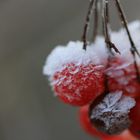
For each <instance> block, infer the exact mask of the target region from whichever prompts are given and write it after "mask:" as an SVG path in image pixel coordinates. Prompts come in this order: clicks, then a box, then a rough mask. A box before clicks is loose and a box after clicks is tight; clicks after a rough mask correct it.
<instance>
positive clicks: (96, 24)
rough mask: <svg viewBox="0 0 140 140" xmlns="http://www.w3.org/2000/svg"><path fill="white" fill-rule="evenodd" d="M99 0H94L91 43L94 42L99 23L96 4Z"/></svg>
mask: <svg viewBox="0 0 140 140" xmlns="http://www.w3.org/2000/svg"><path fill="white" fill-rule="evenodd" d="M98 2H99V0H95V5H94V28H93V42H94V41H95V40H96V37H97V34H98V21H99V13H98V12H99V7H98V4H99V3H98Z"/></svg>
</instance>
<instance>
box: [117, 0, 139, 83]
mask: <svg viewBox="0 0 140 140" xmlns="http://www.w3.org/2000/svg"><path fill="white" fill-rule="evenodd" d="M115 3H116V7H117V10H118V13H119V16H120V19H121V23H122V24H123V26H124V28H125V29H126V32H127V35H128V38H129V41H130V44H131V49H130V51H131V53H132V56H133V59H134V66H135V69H136V74H137V79H138V81H139V82H140V73H139V69H138V65H137V62H136V54H137V55H138V56H139V57H140V53H139V52H138V50H137V48H136V46H135V43H134V41H133V39H132V36H131V34H130V31H129V29H128V25H127V20H126V16H125V14H124V12H123V8H122V6H121V4H120V1H119V0H115Z"/></svg>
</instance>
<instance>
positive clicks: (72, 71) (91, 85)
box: [52, 64, 104, 106]
mask: <svg viewBox="0 0 140 140" xmlns="http://www.w3.org/2000/svg"><path fill="white" fill-rule="evenodd" d="M64 67H65V68H64V69H63V70H61V71H59V72H56V73H55V74H54V76H53V78H52V81H53V82H52V84H53V89H54V91H55V93H56V95H57V96H58V97H59V98H60V99H61V100H62V101H64V102H65V103H68V104H71V105H78V106H81V105H86V104H88V103H90V102H91V101H93V100H94V99H95V98H96V97H98V96H99V95H101V94H102V93H103V91H104V74H103V67H102V66H101V65H98V66H95V65H93V64H89V65H86V66H85V65H75V64H67V65H65V66H64Z"/></svg>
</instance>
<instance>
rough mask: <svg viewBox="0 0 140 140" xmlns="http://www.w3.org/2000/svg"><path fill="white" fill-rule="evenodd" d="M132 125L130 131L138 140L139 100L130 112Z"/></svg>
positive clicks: (139, 126)
mask: <svg viewBox="0 0 140 140" xmlns="http://www.w3.org/2000/svg"><path fill="white" fill-rule="evenodd" d="M130 118H131V121H132V125H131V127H130V131H131V132H132V134H133V135H135V136H136V137H138V138H140V99H138V100H137V102H136V106H135V107H134V108H133V109H132V110H131V112H130Z"/></svg>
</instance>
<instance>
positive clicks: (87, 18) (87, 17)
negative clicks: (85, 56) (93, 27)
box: [82, 0, 95, 50]
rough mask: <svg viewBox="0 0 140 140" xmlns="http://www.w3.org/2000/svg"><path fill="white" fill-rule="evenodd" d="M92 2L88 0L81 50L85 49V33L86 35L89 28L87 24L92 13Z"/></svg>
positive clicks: (92, 0)
mask: <svg viewBox="0 0 140 140" xmlns="http://www.w3.org/2000/svg"><path fill="white" fill-rule="evenodd" d="M94 1H95V0H90V4H89V8H88V13H87V16H86V22H85V26H84V32H83V36H82V41H83V43H84V44H83V49H84V50H86V47H87V33H88V27H89V23H90V16H91V13H92V9H93V5H94Z"/></svg>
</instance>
